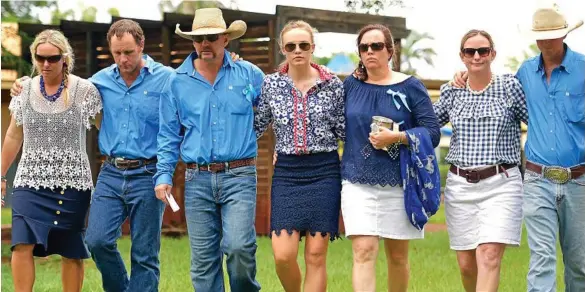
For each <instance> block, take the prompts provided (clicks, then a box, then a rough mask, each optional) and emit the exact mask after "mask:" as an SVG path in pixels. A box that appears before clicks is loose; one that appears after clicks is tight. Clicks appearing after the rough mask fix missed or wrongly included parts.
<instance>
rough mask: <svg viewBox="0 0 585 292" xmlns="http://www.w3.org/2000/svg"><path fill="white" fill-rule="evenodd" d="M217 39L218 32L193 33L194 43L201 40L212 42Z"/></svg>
mask: <svg viewBox="0 0 585 292" xmlns="http://www.w3.org/2000/svg"><path fill="white" fill-rule="evenodd" d="M218 39H219V34H206V35H194V36H193V40H194V41H195V42H196V43H202V42H203V41H205V40H206V41H208V42H210V43H213V42H215V41H217V40H218Z"/></svg>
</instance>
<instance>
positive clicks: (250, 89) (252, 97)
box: [242, 84, 258, 104]
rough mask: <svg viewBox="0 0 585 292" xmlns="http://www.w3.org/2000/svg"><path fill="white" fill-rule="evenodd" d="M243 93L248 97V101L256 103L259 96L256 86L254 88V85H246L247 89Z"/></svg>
mask: <svg viewBox="0 0 585 292" xmlns="http://www.w3.org/2000/svg"><path fill="white" fill-rule="evenodd" d="M242 93H243V94H244V95H245V96H246V99H247V100H248V101H249V102H250V103H252V104H254V102H255V101H256V97H257V96H258V94H257V92H256V89H255V88H254V86H252V84H248V85H246V87H245V88H244V89H243V90H242Z"/></svg>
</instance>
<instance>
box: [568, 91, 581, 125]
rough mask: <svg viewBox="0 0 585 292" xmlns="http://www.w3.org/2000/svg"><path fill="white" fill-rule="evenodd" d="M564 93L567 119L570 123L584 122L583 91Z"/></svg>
mask: <svg viewBox="0 0 585 292" xmlns="http://www.w3.org/2000/svg"><path fill="white" fill-rule="evenodd" d="M564 95H565V96H563V103H564V105H565V115H566V118H567V120H568V121H569V122H572V123H581V124H582V123H585V93H577V92H571V91H567V92H565V93H564Z"/></svg>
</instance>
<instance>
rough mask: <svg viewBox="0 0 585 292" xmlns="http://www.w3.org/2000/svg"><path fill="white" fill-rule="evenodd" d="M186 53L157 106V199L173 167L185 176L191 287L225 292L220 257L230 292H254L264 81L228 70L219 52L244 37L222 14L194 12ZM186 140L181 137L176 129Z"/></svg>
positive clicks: (243, 67) (240, 69) (241, 27)
mask: <svg viewBox="0 0 585 292" xmlns="http://www.w3.org/2000/svg"><path fill="white" fill-rule="evenodd" d="M192 28H193V30H192V31H191V32H182V31H181V30H180V29H179V28H178V26H177V29H176V33H177V34H178V35H179V36H181V37H183V38H186V39H189V40H192V41H193V46H194V47H195V52H193V53H191V55H189V56H188V57H187V58H186V59H185V61H184V62H183V64H182V65H181V66H180V67H179V68H177V70H176V72H175V73H174V74H173V75H172V76H171V77H170V78H169V82H168V83H167V85H166V86H165V90H164V91H163V94H162V97H161V103H160V130H159V133H158V162H157V173H156V175H155V181H156V189H155V190H156V196H157V197H158V198H159V199H160V200H162V201H165V202H166V196H167V195H168V194H170V192H171V185H172V177H173V172H174V170H175V166H176V164H177V161H178V159H179V153H180V154H181V158H182V160H183V161H184V162H185V163H186V165H187V170H186V173H185V216H186V219H187V229H188V232H189V241H190V244H191V279H192V281H193V287H194V288H195V290H196V291H197V292H207V291H209V292H216V291H224V290H225V288H224V280H223V271H222V264H223V255H224V254H225V255H226V256H227V269H228V274H229V283H230V288H231V291H234V292H253V291H258V290H260V285H259V284H258V282H257V281H256V279H255V276H256V259H255V254H256V247H257V246H256V230H255V227H254V221H255V216H256V165H255V164H256V159H255V158H256V155H257V144H256V134H255V133H254V128H253V120H254V113H253V103H254V102H255V99H256V97H257V96H258V95H259V94H260V89H261V86H262V82H263V78H264V74H263V73H262V71H261V70H260V69H259V68H258V67H256V66H254V65H252V64H251V63H249V62H246V61H240V62H237V63H234V62H233V61H232V60H231V59H230V58H229V53H228V52H227V51H225V47H226V45H227V44H228V42H229V41H230V40H233V39H236V38H239V37H241V36H242V35H243V34H244V33H245V31H246V24H245V23H244V22H243V21H240V20H238V21H234V22H233V23H232V24H231V25H230V27H229V28H227V29H226V24H225V21H224V20H223V16H222V13H221V10H219V9H216V8H206V9H199V10H197V11H196V12H195V18H194V20H193V27H192ZM182 128H183V129H184V135H181V129H182Z"/></svg>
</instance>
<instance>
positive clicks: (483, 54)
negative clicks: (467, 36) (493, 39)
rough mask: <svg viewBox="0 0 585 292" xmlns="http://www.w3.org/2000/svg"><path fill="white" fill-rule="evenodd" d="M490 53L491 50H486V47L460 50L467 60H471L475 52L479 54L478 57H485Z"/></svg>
mask: <svg viewBox="0 0 585 292" xmlns="http://www.w3.org/2000/svg"><path fill="white" fill-rule="evenodd" d="M491 51H492V48H487V47H483V48H477V49H475V48H464V49H462V50H461V52H462V53H463V55H464V56H465V57H467V58H473V56H475V53H476V52H477V53H478V54H479V56H480V57H487V56H488V55H489V54H490V52H491Z"/></svg>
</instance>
